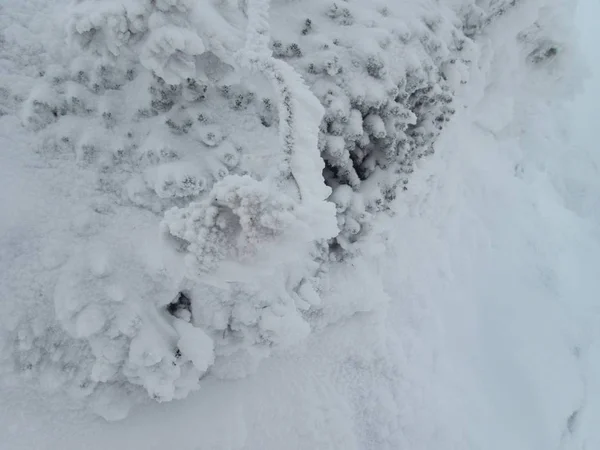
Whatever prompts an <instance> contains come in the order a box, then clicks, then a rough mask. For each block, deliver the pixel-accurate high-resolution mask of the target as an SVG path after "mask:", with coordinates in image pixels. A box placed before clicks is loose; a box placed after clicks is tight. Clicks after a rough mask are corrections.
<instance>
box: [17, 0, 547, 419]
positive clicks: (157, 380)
mask: <svg viewBox="0 0 600 450" xmlns="http://www.w3.org/2000/svg"><path fill="white" fill-rule="evenodd" d="M531 1H534V0H531ZM521 3H527V2H526V0H522V2H517V1H514V0H512V1H511V0H505V1H500V0H487V1H473V0H465V1H459V0H455V1H452V2H449V3H448V5H443V4H442V5H440V4H439V3H437V2H430V1H429V0H427V1H421V0H407V1H405V2H383V1H366V0H365V1H359V0H353V1H327V2H322V1H318V0H299V1H296V2H289V1H283V0H273V2H272V4H271V5H270V4H269V1H268V0H247V1H245V2H239V4H238V2H234V1H213V0H197V1H194V0H153V1H150V0H126V1H112V0H109V1H98V0H77V1H75V2H74V3H73V8H72V10H71V11H70V18H69V21H68V25H67V32H66V34H67V43H68V46H67V48H66V49H65V50H64V55H63V61H56V63H55V64H54V65H53V66H50V67H48V68H47V69H46V70H45V71H44V72H43V73H41V74H40V79H39V82H38V83H37V86H36V87H35V88H34V89H33V90H32V91H31V92H30V95H29V98H27V99H26V100H25V101H24V103H23V105H22V120H23V124H24V125H25V126H27V127H29V128H30V129H31V130H32V131H34V132H35V133H37V134H38V136H39V142H40V144H39V152H40V153H41V154H42V155H43V156H45V157H46V158H48V159H52V160H56V159H58V160H61V161H65V160H73V161H75V162H76V164H77V165H78V166H79V168H80V170H82V171H94V172H95V174H96V177H95V182H96V185H95V186H94V189H95V190H96V194H97V195H98V196H102V197H103V198H108V199H110V201H111V202H113V203H114V204H116V205H118V206H119V207H120V208H123V210H125V209H126V208H132V207H135V208H139V209H143V210H146V211H148V212H147V214H150V215H149V217H152V218H153V219H152V220H155V221H156V223H157V224H158V223H159V222H160V223H161V232H162V237H163V240H162V245H163V247H164V248H163V252H164V261H162V262H161V264H162V265H160V264H159V266H160V268H159V269H156V268H155V269H154V270H149V269H148V268H147V267H144V264H143V263H141V262H140V260H139V259H135V258H134V257H132V256H131V254H134V253H135V250H131V252H130V253H126V252H125V253H122V250H121V249H119V248H116V247H115V248H113V249H112V250H111V251H112V253H113V256H112V257H109V256H106V258H105V257H104V256H100V257H98V256H97V255H98V254H102V252H101V251H100V252H99V253H98V251H96V250H90V247H89V245H91V244H89V243H88V242H86V243H85V244H83V245H82V250H81V251H80V252H79V253H77V254H76V255H72V257H71V260H70V262H69V263H68V264H66V265H65V266H64V267H62V268H61V269H60V272H61V274H60V276H59V279H58V282H57V286H56V290H55V293H54V302H55V315H56V319H57V322H58V324H59V325H60V327H54V328H53V329H56V330H57V331H56V332H57V333H58V335H59V336H60V342H66V341H68V340H72V341H73V342H75V344H74V345H73V347H72V348H75V349H80V350H78V351H80V352H81V353H82V355H85V357H83V358H82V361H85V362H84V363H82V364H81V365H80V367H79V368H78V370H77V371H76V375H73V376H72V377H70V376H69V377H67V378H65V380H64V381H63V384H65V385H69V384H72V385H77V386H83V387H85V390H86V395H90V396H96V397H97V398H98V399H99V400H98V402H100V403H99V404H98V405H99V406H98V407H97V408H98V410H100V411H102V413H103V414H105V415H109V412H107V411H106V408H107V405H106V404H105V403H102V401H103V400H102V399H104V400H105V399H106V398H108V397H107V395H108V394H106V395H105V394H102V393H103V392H104V391H105V390H107V389H110V390H113V391H115V392H121V391H122V392H128V393H129V395H130V396H132V397H134V398H137V397H138V396H140V393H144V392H145V393H146V394H148V395H149V396H150V397H152V398H154V399H157V400H160V401H163V400H171V399H174V398H181V397H183V396H185V395H187V393H188V392H189V391H190V390H193V389H196V388H198V386H199V380H200V378H201V377H203V376H204V375H205V374H207V373H210V374H213V375H216V376H219V377H224V378H231V377H239V376H243V375H245V374H246V373H248V372H249V371H252V370H253V368H254V367H256V364H257V363H258V362H259V361H260V360H261V359H262V358H264V357H266V356H268V355H269V353H270V352H272V351H273V350H276V349H281V348H285V346H288V345H292V344H294V343H296V342H298V341H299V340H301V339H302V338H303V337H305V336H306V335H307V334H308V333H309V332H310V331H311V328H317V327H320V326H323V325H325V324H327V323H330V322H333V321H335V320H339V319H341V318H343V317H347V316H350V315H352V314H354V313H355V312H356V311H368V310H369V309H370V308H372V307H373V305H372V303H371V302H370V300H369V299H368V298H365V299H364V302H363V304H360V305H357V304H354V303H348V304H343V301H336V303H335V308H336V311H333V309H334V307H331V305H327V304H326V303H324V302H323V301H322V296H323V293H325V292H330V291H331V290H332V289H334V287H332V283H333V281H332V280H337V278H336V277H338V274H339V268H340V267H344V264H346V263H347V262H351V263H352V264H354V265H355V266H354V267H364V265H361V264H360V263H359V262H358V261H357V259H358V258H361V257H364V256H365V253H366V251H367V250H372V248H374V247H375V246H374V245H373V244H374V242H375V239H376V237H375V236H374V235H375V232H374V229H375V228H376V225H377V221H378V218H380V217H383V216H385V215H387V214H391V213H392V210H391V205H392V202H393V201H394V199H395V198H396V196H397V193H398V191H402V190H403V189H408V188H409V179H410V173H411V172H412V171H413V164H414V163H415V161H416V160H418V159H419V158H421V157H423V156H426V155H428V154H430V153H432V152H433V151H434V148H435V143H436V140H437V138H438V136H439V135H440V133H441V132H442V131H443V129H444V125H445V124H446V123H447V122H448V121H449V120H450V118H451V117H452V115H453V114H454V112H455V109H456V107H457V106H456V105H455V101H454V100H455V99H454V94H455V92H456V90H457V89H459V88H460V87H461V86H462V85H464V84H467V83H468V82H469V73H470V66H471V65H472V64H474V63H477V62H478V61H477V58H478V57H479V54H478V48H477V44H476V42H475V40H477V39H478V38H479V36H481V35H482V34H484V33H485V29H486V26H490V25H491V24H493V23H496V21H499V20H501V18H502V17H503V16H506V15H508V14H509V12H510V11H511V9H517V8H519V6H520V4H521ZM270 10H271V14H272V15H273V16H275V17H277V20H275V19H271V16H270V12H269V11H270ZM532 20H533V21H534V20H535V18H534V19H532ZM532 20H529V21H528V22H527V21H525V22H527V23H524V25H523V27H520V28H519V29H517V30H515V36H514V37H515V39H516V38H517V35H518V34H519V33H520V32H522V31H523V30H524V29H527V27H530V26H531V25H532V23H533V22H532ZM527 33H528V34H527ZM527 33H526V34H523V35H520V36H521V37H520V39H522V40H523V42H528V43H531V42H534V41H535V42H536V44H535V45H534V44H531V46H532V48H531V50H530V51H529V53H528V55H529V56H528V57H529V58H530V60H531V61H532V62H533V63H538V62H540V61H542V60H543V59H544V58H546V59H547V58H548V57H552V53H553V51H554V50H552V49H556V48H557V47H556V46H555V45H554V44H552V43H550V41H542V40H541V38H540V39H538V38H533V37H531V38H528V37H527V36H533V35H532V34H531V33H529V32H527ZM544 42H545V44H544ZM538 44H539V45H538ZM527 45H530V44H527ZM113 247H114V246H113ZM90 255H96V256H94V257H92V256H90ZM111 258H112V259H113V260H119V263H118V265H117V266H118V268H117V269H115V267H113V266H112V265H111V264H109V263H108V262H106V261H108V260H110V259H111ZM353 273H354V274H355V276H356V277H360V276H361V271H360V270H355V271H354V272H353ZM365 297H367V296H365ZM35 342H38V343H39V342H41V341H35V340H34V341H32V343H30V345H29V347H27V349H25V350H23V351H21V350H17V352H21V353H18V354H19V355H20V356H17V357H16V360H18V361H19V360H20V359H23V358H25V359H27V358H28V356H27V355H29V352H30V351H31V349H34V348H35V347H36V345H38V344H36V343H35ZM62 345H64V344H57V345H56V347H57V348H58V347H60V346H62ZM44 354H50V355H51V354H52V351H47V352H45V353H44ZM23 355H25V356H23ZM49 358H55V359H56V361H55V362H54V363H55V364H57V367H58V365H60V364H63V365H65V364H69V363H70V362H69V361H71V360H72V358H73V355H71V354H64V355H63V354H59V353H56V354H55V356H49ZM34 359H35V358H34ZM35 361H36V362H34V363H32V365H35V364H38V366H40V364H41V365H42V366H43V365H44V364H45V363H44V364H42V363H40V361H41V360H40V359H36V360H35ZM54 363H53V364H54ZM19 364H21V363H19ZM21 365H22V364H21ZM40 367H41V366H40ZM39 376H40V377H41V374H40V375H39ZM98 392H100V394H99V393H98ZM124 397H126V396H125V395H124ZM117 415H121V414H117Z"/></svg>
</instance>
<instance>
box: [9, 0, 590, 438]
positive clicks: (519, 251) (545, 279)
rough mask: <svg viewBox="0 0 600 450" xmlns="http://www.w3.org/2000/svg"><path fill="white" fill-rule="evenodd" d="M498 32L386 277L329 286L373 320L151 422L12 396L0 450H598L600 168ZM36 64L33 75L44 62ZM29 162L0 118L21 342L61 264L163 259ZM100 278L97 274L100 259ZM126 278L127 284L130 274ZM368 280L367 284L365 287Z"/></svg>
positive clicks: (22, 18) (23, 139)
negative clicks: (113, 251)
mask: <svg viewBox="0 0 600 450" xmlns="http://www.w3.org/2000/svg"><path fill="white" fill-rule="evenodd" d="M19 5H20V6H19V8H17V7H14V8H13V7H12V6H11V7H10V14H12V16H11V17H10V19H6V16H4V17H5V20H14V22H13V25H12V26H11V27H9V30H10V31H11V33H17V32H19V33H21V35H20V36H21V39H24V40H21V42H29V41H27V40H26V36H23V35H24V34H25V35H26V34H27V29H26V28H24V27H25V25H26V24H28V23H29V25H28V26H29V27H30V29H32V30H35V29H36V28H35V27H36V26H45V25H43V17H44V16H43V14H44V9H43V8H42V7H40V5H39V4H38V5H36V4H35V3H34V2H31V3H25V2H22V3H21V2H20V3H19ZM3 8H4V9H0V13H1V12H3V11H5V10H7V9H8V8H7V7H3ZM21 8H22V10H21ZM34 10H37V11H38V12H37V13H36V15H35V16H34V17H37V19H35V20H31V19H30V17H32V16H33V15H34V13H33V11H34ZM515 20H516V18H515ZM509 23H510V22H509ZM503 31H504V30H502V29H496V30H492V31H491V32H490V36H489V44H488V47H487V49H486V50H487V51H488V52H489V54H488V55H489V60H490V65H489V66H488V67H482V68H481V69H480V71H479V72H476V73H474V74H473V75H474V76H473V78H472V83H471V84H469V85H468V86H466V87H465V88H464V90H463V92H462V93H461V101H462V102H463V103H464V104H465V105H468V108H465V109H464V110H461V111H459V112H458V114H457V116H456V117H455V119H453V122H452V123H451V125H450V126H449V128H447V129H446V131H445V132H444V134H443V135H442V138H441V140H440V141H439V142H438V144H437V152H436V154H435V155H433V156H431V157H429V158H427V159H426V160H423V161H422V162H421V163H420V164H419V167H418V168H417V170H416V171H415V173H414V174H413V176H412V178H411V184H410V189H409V190H408V191H407V192H405V193H404V194H403V195H401V196H400V197H399V198H398V199H397V201H396V205H395V208H396V209H397V214H396V216H395V217H394V218H392V219H389V220H388V221H382V223H380V224H379V227H381V228H382V229H383V230H384V231H388V230H390V231H389V232H388V235H389V241H388V247H387V256H386V258H384V259H381V258H380V257H376V256H374V257H372V258H368V257H365V258H364V259H363V260H359V261H356V262H355V263H354V264H355V267H347V268H346V269H344V270H340V271H338V272H336V273H334V274H333V276H332V279H333V281H334V282H335V286H336V289H335V290H333V291H332V292H331V293H330V294H329V296H330V298H328V299H327V301H328V303H329V304H330V305H333V306H335V305H340V304H344V303H348V302H350V303H352V302H355V303H356V304H357V305H360V304H361V302H362V300H363V298H371V299H374V300H375V303H379V304H380V306H379V307H377V308H375V310H374V311H373V312H366V313H357V314H355V315H353V316H352V317H350V318H347V319H343V320H341V321H340V322H338V323H336V324H335V325H334V326H331V327H326V328H325V329H323V330H320V331H317V332H315V333H313V334H312V335H311V336H309V337H308V338H307V339H306V340H305V341H303V342H301V343H300V344H298V345H297V346H295V347H293V348H292V349H287V350H285V351H275V352H274V353H273V354H272V355H271V357H270V358H268V359H266V360H264V361H263V362H262V363H261V365H260V366H259V367H258V369H257V372H256V373H254V374H253V375H250V376H248V377H246V378H244V379H241V380H235V381H224V380H217V379H215V378H212V377H209V378H207V379H205V380H203V383H202V388H201V389H200V390H199V391H198V392H196V393H193V394H191V395H189V396H188V397H187V398H186V399H184V400H180V401H176V402H170V403H162V404H158V403H154V402H147V403H143V404H141V405H139V406H138V407H136V408H135V409H134V410H133V411H132V412H131V413H130V415H129V416H128V417H127V418H125V419H124V420H122V421H119V422H116V423H107V422H105V421H103V420H102V419H99V418H98V417H97V416H94V415H92V414H91V413H88V412H85V411H82V410H81V408H80V407H79V406H78V405H76V404H73V402H72V400H68V399H66V398H65V397H64V395H63V394H61V393H60V392H58V393H55V394H52V393H50V391H51V387H52V386H47V389H46V390H42V391H40V390H34V389H30V387H29V386H28V384H27V382H23V380H21V379H15V378H12V377H4V378H2V383H1V384H0V400H1V402H0V449H2V450H4V449H6V450H13V449H14V450H20V449H49V450H55V449H61V450H63V449H64V450H70V449H73V450H75V449H77V450H79V449H82V448H86V449H102V450H104V449H108V448H115V449H127V450H134V449H140V450H141V449H164V448H177V449H182V450H187V449H190V450H200V449H202V450H204V449H215V450H216V449H251V450H254V449H256V450H259V449H260V450H269V449H397V448H411V449H436V450H437V449H452V448H460V449H465V448H469V449H470V448H473V449H477V448H482V449H496V448H497V449H506V448H511V449H540V450H542V449H543V450H546V449H549V448H553V449H554V448H556V449H563V448H564V449H571V448H573V449H585V448H587V449H590V448H595V446H594V443H595V442H598V440H599V438H598V435H597V431H596V430H595V426H594V425H595V422H596V421H597V417H598V415H597V414H598V411H599V406H598V405H600V403H599V402H600V397H599V396H598V391H599V390H598V386H596V384H597V383H596V381H595V380H597V379H598V376H597V375H598V366H599V364H598V361H600V359H598V357H599V356H598V348H599V347H598V342H599V341H598V339H597V338H598V334H597V331H596V330H595V328H597V323H598V308H597V306H596V298H597V295H596V293H597V292H598V289H599V288H600V276H599V275H600V273H599V272H600V265H599V264H598V262H599V261H598V259H599V258H600V256H599V255H600V233H599V225H600V221H599V217H598V215H597V214H595V213H594V211H595V210H594V208H593V205H594V204H596V202H597V197H598V193H599V191H598V184H597V175H598V173H597V167H598V165H597V163H598V162H599V161H598V158H599V157H598V154H597V152H594V149H593V148H590V147H588V145H589V142H588V141H587V140H582V142H577V141H572V140H571V141H569V140H567V139H566V138H565V136H562V135H561V132H562V129H561V128H564V129H565V130H567V131H568V129H569V128H571V127H572V125H568V121H566V119H565V117H566V116H567V115H568V114H569V113H570V114H571V115H575V114H581V112H582V111H583V108H584V102H585V99H584V100H581V99H580V100H579V103H578V104H576V105H575V106H574V107H573V109H571V110H568V109H567V110H566V111H562V110H561V107H560V101H558V100H560V99H559V98H558V99H557V102H556V103H554V102H547V103H545V102H540V97H541V98H548V96H547V92H548V91H544V90H543V89H546V88H547V86H546V85H545V83H546V82H547V78H546V75H545V74H536V73H535V72H533V73H532V72H531V70H530V69H529V68H527V67H526V66H523V65H521V63H520V62H519V61H517V60H515V59H514V58H513V57H512V56H511V55H514V52H515V51H516V50H515V47H513V46H512V44H511V43H505V42H504V41H503ZM5 39H6V37H5ZM1 42H2V41H1V40H0V43H1ZM27 50H28V51H27V52H24V54H26V55H31V58H32V60H35V55H36V51H35V48H34V46H30V47H28V48H27ZM3 61H4V63H6V61H5V60H3ZM41 64H42V63H41ZM505 68H508V69H510V70H507V69H505ZM13 69H14V66H11V67H8V68H7V67H4V68H3V70H4V73H8V74H9V75H10V74H11V70H13ZM14 70H15V71H16V70H17V69H14ZM18 70H23V69H21V68H19V69H18ZM25 70H29V69H25ZM31 70H33V69H31ZM562 81H563V84H564V85H567V84H568V79H564V77H563V80H562ZM25 83H26V82H25ZM550 88H553V85H552V84H550ZM22 89H23V91H26V90H27V89H28V87H27V86H24V87H23V88H22ZM10 106H11V105H8V106H7V108H10ZM3 107H5V106H4V105H3ZM573 111H575V112H573ZM582 122H583V121H582ZM565 124H566V125H565ZM572 129H573V130H575V131H576V132H578V133H581V129H580V128H577V127H573V128H572ZM557 130H558V132H557ZM31 145H32V144H31V137H30V136H29V135H28V134H27V133H26V132H25V131H24V130H23V129H22V128H21V126H20V122H19V120H18V118H17V117H16V116H15V115H14V114H13V113H12V111H9V113H8V114H5V115H2V116H0V149H1V151H0V180H2V181H1V183H2V184H1V189H0V211H2V214H1V215H0V230H1V233H0V248H2V253H1V256H0V274H1V277H0V281H1V283H0V298H1V302H2V303H1V304H2V308H3V314H2V320H3V321H4V322H6V323H4V322H3V323H4V326H5V327H8V328H10V325H11V323H16V322H19V321H20V320H24V319H23V318H25V319H28V320H30V321H31V323H32V325H33V326H34V327H35V326H37V327H40V328H42V329H43V328H45V326H46V324H44V323H42V324H37V323H36V321H44V320H45V319H46V318H48V317H49V316H51V315H52V314H53V312H49V311H45V310H44V309H43V308H48V307H50V308H52V306H51V304H52V303H51V301H50V300H49V299H47V298H46V297H45V296H47V295H48V293H47V292H46V291H45V289H44V287H45V286H46V285H47V283H50V282H51V280H52V279H53V277H54V276H55V273H54V272H53V270H55V268H56V267H59V266H60V264H61V263H62V262H63V261H64V259H65V258H66V253H71V252H72V251H76V250H80V251H83V252H85V251H87V247H86V242H87V238H88V237H89V236H95V235H98V233H101V236H102V237H103V239H105V240H107V241H110V242H112V245H114V247H116V248H119V249H121V250H122V252H123V253H124V254H134V255H137V257H140V258H145V259H147V260H148V261H150V262H152V261H153V260H154V258H155V254H154V253H153V252H154V250H153V246H152V245H151V244H147V243H148V242H150V243H151V242H153V240H155V236H156V219H155V217H154V216H153V215H152V214H151V213H149V212H145V211H144V210H140V209H137V208H130V207H124V206H115V205H113V204H106V201H105V200H104V199H103V198H96V197H95V193H94V192H92V191H91V190H90V188H89V186H91V185H92V183H91V182H90V178H93V177H94V174H93V173H92V172H86V171H85V170H81V168H79V167H76V166H75V164H74V163H71V162H69V161H62V162H60V163H59V164H56V165H53V166H48V165H47V164H46V163H45V162H42V161H41V159H40V157H39V156H38V155H36V154H35V152H32V151H31ZM88 177H89V178H88ZM123 229H127V230H135V232H134V233H128V234H126V235H124V233H123ZM94 254H97V253H94ZM93 263H94V267H96V268H97V270H98V271H99V272H102V268H103V267H104V262H103V259H102V258H97V259H94V261H93ZM112 264H113V266H112V270H115V269H116V272H117V273H118V272H119V269H120V268H128V269H130V268H131V267H136V266H131V265H128V263H127V260H124V261H119V260H117V261H113V263H112ZM150 265H151V264H150ZM148 270H149V271H151V269H148ZM365 271H367V273H369V274H370V275H371V282H370V283H369V284H363V283H360V284H359V283H356V282H354V281H353V280H355V279H357V274H358V273H361V274H364V273H365ZM125 273H126V274H127V276H128V277H129V278H130V279H131V280H135V279H142V280H144V274H143V273H128V272H125ZM364 278H365V277H364V276H361V277H360V279H361V280H363V281H364ZM136 288H137V289H138V290H139V291H143V290H144V289H152V288H153V287H152V286H147V285H145V283H144V282H140V283H139V286H136ZM157 289H160V288H157ZM49 305H50V306H49ZM49 326H51V325H49ZM50 329H52V328H50ZM44 338H45V339H49V342H53V341H52V339H57V340H58V341H59V342H60V339H61V336H60V333H59V332H57V334H56V335H52V334H51V335H50V336H44ZM72 350H73V351H77V350H78V349H76V348H75V349H72ZM2 351H3V354H4V352H6V351H9V350H7V349H2ZM47 381H48V383H52V378H49V379H48V380H47ZM107 395H108V394H107ZM103 399H104V400H107V401H110V402H114V401H115V399H113V398H111V397H108V396H107V397H100V398H99V399H98V401H102V400H103Z"/></svg>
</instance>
